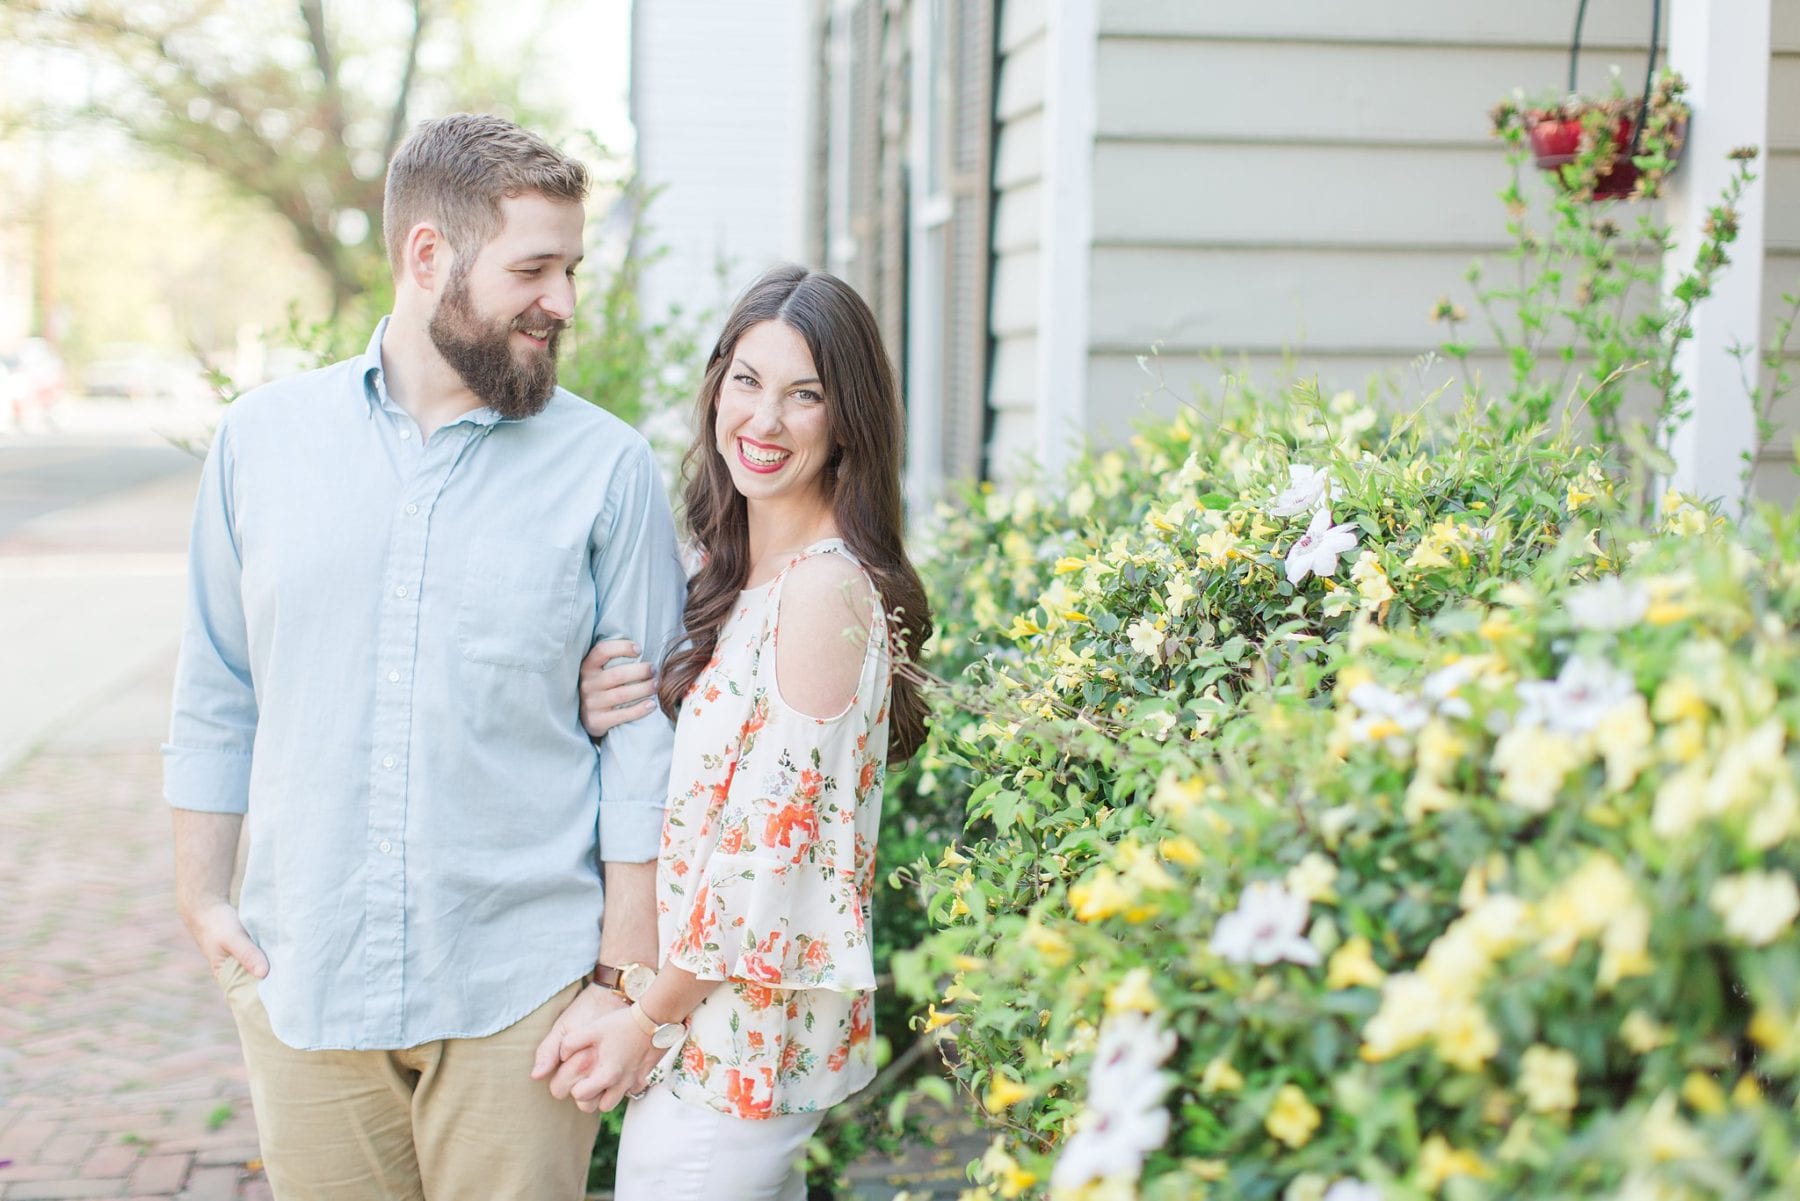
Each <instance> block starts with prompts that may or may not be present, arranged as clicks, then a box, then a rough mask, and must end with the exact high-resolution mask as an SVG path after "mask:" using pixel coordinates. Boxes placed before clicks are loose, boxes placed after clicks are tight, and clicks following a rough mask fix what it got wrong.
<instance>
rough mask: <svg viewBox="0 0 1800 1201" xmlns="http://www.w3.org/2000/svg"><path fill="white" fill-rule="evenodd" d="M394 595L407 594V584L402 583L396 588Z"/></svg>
mask: <svg viewBox="0 0 1800 1201" xmlns="http://www.w3.org/2000/svg"><path fill="white" fill-rule="evenodd" d="M394 595H395V596H405V595H406V585H405V584H402V585H400V586H399V587H398V588H396V589H394Z"/></svg>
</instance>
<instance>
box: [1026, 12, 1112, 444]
mask: <svg viewBox="0 0 1800 1201" xmlns="http://www.w3.org/2000/svg"><path fill="white" fill-rule="evenodd" d="M1097 5H1098V0H1057V2H1056V3H1052V4H1050V5H1048V6H1047V8H1046V20H1047V25H1048V28H1047V29H1046V31H1045V32H1046V34H1047V38H1046V52H1045V66H1044V138H1045V146H1044V183H1043V198H1044V200H1043V203H1044V210H1043V218H1042V220H1043V224H1042V227H1041V228H1042V230H1043V233H1042V235H1041V237H1042V242H1041V247H1042V249H1041V251H1040V255H1039V259H1038V263H1039V266H1038V271H1039V274H1038V311H1037V319H1038V320H1037V336H1038V343H1037V386H1038V398H1037V431H1036V433H1037V455H1038V462H1039V463H1041V464H1042V465H1043V468H1044V470H1045V471H1046V472H1047V473H1049V474H1052V475H1053V474H1055V473H1056V472H1058V471H1060V470H1061V468H1062V467H1063V465H1064V464H1066V463H1068V462H1069V461H1070V459H1071V458H1072V457H1073V456H1072V454H1071V452H1072V451H1073V450H1074V449H1075V447H1076V446H1077V445H1078V442H1079V440H1080V439H1081V438H1082V437H1083V436H1084V435H1085V434H1086V433H1087V377H1088V333H1089V330H1088V274H1089V257H1090V256H1091V255H1092V253H1093V229H1094V120H1095V113H1094V106H1095V94H1094V93H1095V79H1094V76H1095V72H1096V70H1097V68H1098V64H1097V62H1096V59H1097V57H1098V55H1099V52H1100V49H1099V40H1100V13H1099V8H1098V6H1097Z"/></svg>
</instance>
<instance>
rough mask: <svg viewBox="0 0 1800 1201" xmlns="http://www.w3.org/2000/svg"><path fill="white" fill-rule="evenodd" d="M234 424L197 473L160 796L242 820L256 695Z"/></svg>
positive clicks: (222, 428) (226, 423)
mask: <svg viewBox="0 0 1800 1201" xmlns="http://www.w3.org/2000/svg"><path fill="white" fill-rule="evenodd" d="M232 473H233V460H232V450H231V420H230V413H229V411H228V412H227V415H226V418H225V420H223V421H222V422H220V424H219V429H218V433H217V434H216V435H215V436H214V438H213V444H212V447H211V449H210V450H209V451H208V452H207V455H206V466H205V468H204V469H203V470H202V471H201V474H200V492H199V496H198V498H197V499H196V501H195V503H194V523H193V528H192V533H191V535H190V538H189V543H188V596H187V615H186V618H185V620H184V622H183V625H182V633H181V654H180V658H179V660H178V662H177V665H176V669H175V696H174V703H173V716H172V717H171V719H170V724H169V740H168V742H166V743H164V744H163V795H164V797H165V798H166V799H167V801H168V802H169V804H170V805H171V806H173V807H174V808H177V809H196V810H200V811H203V812H208V813H243V812H244V811H245V810H246V809H247V808H248V806H249V793H250V750H251V746H252V744H253V743H254V742H255V740H256V714H257V705H256V690H255V688H254V686H253V685H252V683H251V679H250V652H249V639H248V636H247V633H246V629H245V623H244V601H243V591H242V587H241V582H242V574H243V560H242V557H241V556H240V554H239V546H238V536H237V529H236V522H235V516H234V511H233V504H232Z"/></svg>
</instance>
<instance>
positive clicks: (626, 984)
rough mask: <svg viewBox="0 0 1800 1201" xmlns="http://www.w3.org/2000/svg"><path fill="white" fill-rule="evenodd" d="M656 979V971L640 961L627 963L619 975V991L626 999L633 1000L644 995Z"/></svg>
mask: <svg viewBox="0 0 1800 1201" xmlns="http://www.w3.org/2000/svg"><path fill="white" fill-rule="evenodd" d="M655 979H656V972H655V971H654V970H653V969H651V968H648V967H645V966H644V965H643V964H641V963H631V964H627V965H626V966H625V968H624V970H623V971H622V972H621V973H620V975H619V991H620V992H622V993H624V994H625V999H626V1000H627V1001H635V1000H637V999H638V998H639V997H641V996H643V995H644V990H645V989H646V988H649V987H650V985H651V984H652V982H654V981H655Z"/></svg>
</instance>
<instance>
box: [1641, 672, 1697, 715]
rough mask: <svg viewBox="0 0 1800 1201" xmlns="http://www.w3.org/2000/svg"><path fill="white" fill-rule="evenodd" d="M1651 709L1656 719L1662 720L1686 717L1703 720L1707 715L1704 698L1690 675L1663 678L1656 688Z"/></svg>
mask: <svg viewBox="0 0 1800 1201" xmlns="http://www.w3.org/2000/svg"><path fill="white" fill-rule="evenodd" d="M1652 711H1653V712H1654V713H1655V715H1656V720H1657V721H1664V722H1669V721H1682V720H1687V719H1692V720H1694V721H1701V722H1703V721H1705V720H1706V716H1707V708H1706V700H1705V698H1704V697H1702V696H1701V695H1700V687H1699V685H1698V684H1696V683H1695V682H1694V680H1693V678H1692V677H1691V676H1670V677H1669V678H1668V679H1666V680H1664V681H1663V682H1662V685H1661V686H1660V687H1659V688H1657V690H1656V704H1655V706H1654V708H1653V710H1652Z"/></svg>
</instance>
